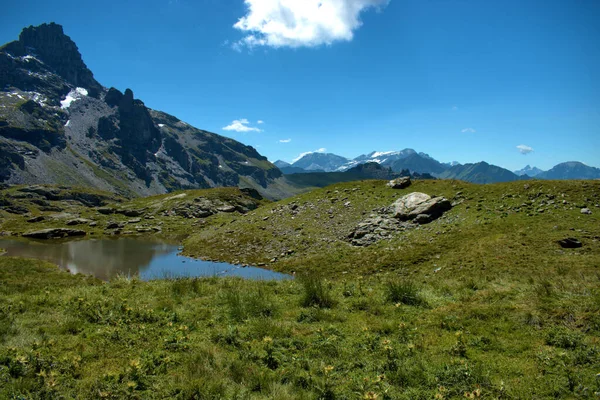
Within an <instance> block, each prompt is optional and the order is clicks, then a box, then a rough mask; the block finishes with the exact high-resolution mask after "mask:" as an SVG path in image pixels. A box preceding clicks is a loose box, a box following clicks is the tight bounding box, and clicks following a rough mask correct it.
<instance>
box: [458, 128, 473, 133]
mask: <svg viewBox="0 0 600 400" xmlns="http://www.w3.org/2000/svg"><path fill="white" fill-rule="evenodd" d="M461 132H462V133H475V132H477V131H476V130H475V129H473V128H465V129H463V130H462V131H461Z"/></svg>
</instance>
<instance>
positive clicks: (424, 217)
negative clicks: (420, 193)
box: [414, 214, 431, 225]
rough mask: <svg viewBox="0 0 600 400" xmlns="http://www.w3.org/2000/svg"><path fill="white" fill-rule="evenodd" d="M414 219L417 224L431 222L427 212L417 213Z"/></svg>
mask: <svg viewBox="0 0 600 400" xmlns="http://www.w3.org/2000/svg"><path fill="white" fill-rule="evenodd" d="M414 221H415V222H416V223H417V224H419V225H423V224H427V223H429V222H431V217H430V216H429V215H427V214H419V215H417V216H416V217H415V219H414Z"/></svg>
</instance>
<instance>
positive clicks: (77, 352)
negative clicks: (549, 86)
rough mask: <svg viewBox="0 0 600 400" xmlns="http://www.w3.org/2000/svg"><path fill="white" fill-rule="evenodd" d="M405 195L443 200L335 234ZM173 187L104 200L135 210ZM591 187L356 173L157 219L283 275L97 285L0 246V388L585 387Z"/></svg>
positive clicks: (95, 394)
mask: <svg viewBox="0 0 600 400" xmlns="http://www.w3.org/2000/svg"><path fill="white" fill-rule="evenodd" d="M227 190H229V189H226V190H225V191H227ZM233 190H234V189H232V193H231V194H232V195H233V196H236V193H234V192H233ZM235 191H236V192H237V190H235ZM413 191H422V192H425V193H428V194H430V195H434V194H435V195H443V196H445V197H447V198H449V199H452V200H453V201H454V202H455V207H454V208H453V209H452V210H451V211H449V212H447V213H446V214H445V215H444V216H443V217H442V218H440V219H438V220H436V221H434V222H432V223H430V224H428V225H424V226H421V227H420V228H418V229H413V230H408V231H406V232H400V233H398V234H397V235H396V236H395V237H393V238H392V239H390V240H384V241H381V242H378V243H376V244H374V245H371V246H369V247H353V246H351V245H350V244H349V243H348V242H347V241H346V236H347V234H348V233H349V232H350V231H351V230H352V229H353V228H354V227H355V226H356V225H357V224H358V223H359V222H360V221H361V220H363V219H365V218H367V217H368V216H369V214H371V213H372V212H377V211H378V210H380V209H381V208H382V207H385V206H388V205H389V204H391V203H392V202H393V201H394V200H395V199H396V198H398V197H400V196H402V195H404V194H407V193H410V192H413ZM201 192H202V193H204V195H205V196H210V194H209V193H212V194H213V195H214V196H217V197H218V198H219V199H220V198H222V196H223V195H225V193H218V192H215V191H212V190H209V191H206V192H205V191H201ZM184 193H187V194H186V196H182V197H178V196H180V195H182V194H184ZM189 193H190V192H182V193H175V194H170V195H163V196H155V197H152V198H146V199H136V200H133V201H131V202H127V203H123V204H119V205H118V207H120V208H123V207H130V208H132V209H139V208H145V209H147V210H148V212H152V213H154V212H155V211H154V210H156V211H159V210H163V209H165V210H166V209H170V208H172V207H176V206H178V205H180V203H181V202H182V201H183V199H184V198H186V197H187V198H190V197H191V195H190V194H189ZM238 193H239V192H238ZM188 196H190V197H188ZM599 196H600V184H599V183H598V182H582V181H580V182H537V181H535V182H527V183H526V184H524V183H523V182H514V183H507V184H495V185H485V186H479V185H472V184H466V183H463V182H458V181H420V182H417V183H415V184H413V185H412V186H411V187H409V188H407V189H403V190H392V189H390V188H387V187H386V186H385V182H382V181H365V182H352V183H344V184H339V185H335V186H333V187H328V188H325V189H320V190H316V191H314V192H311V193H305V194H302V195H299V196H297V197H295V198H293V199H288V200H285V201H282V202H277V203H268V202H267V203H262V205H261V206H260V207H259V208H258V209H256V210H254V211H251V212H249V213H248V214H245V215H240V214H237V213H221V214H216V215H213V216H211V217H209V218H206V219H198V221H203V222H202V223H199V224H196V225H191V224H190V223H189V221H188V220H186V219H184V218H182V217H180V216H170V217H166V216H165V217H163V216H162V215H161V213H160V212H158V214H157V215H158V216H157V218H161V219H162V218H164V221H165V222H164V224H170V225H169V226H171V227H172V229H173V232H174V233H175V232H176V233H178V234H179V235H181V236H182V237H183V236H187V235H190V233H192V232H193V234H192V235H191V236H190V237H189V239H188V240H187V241H186V252H188V253H190V254H195V255H198V256H205V257H211V258H217V259H221V260H230V261H231V260H234V259H237V260H239V261H240V262H251V263H255V264H257V263H261V262H265V263H268V264H269V266H270V267H272V268H274V269H277V270H281V271H288V272H289V271H296V276H297V279H295V280H291V281H280V282H260V281H244V280H240V279H217V278H210V279H178V280H166V279H165V280H159V281H152V282H140V281H138V280H135V279H134V280H126V279H115V280H113V281H111V282H108V283H102V282H99V281H97V280H94V279H91V278H85V277H81V276H72V275H69V274H67V273H64V272H59V271H58V270H57V269H56V268H55V267H52V266H50V265H48V264H46V263H43V262H39V261H31V260H19V259H14V258H0V282H1V283H2V284H1V285H0V398H57V397H65V398H140V399H141V398H144V399H145V398H181V399H204V398H210V399H219V398H240V399H262V398H276V399H357V398H365V399H431V398H438V399H453V398H464V397H469V398H488V399H500V398H501V399H522V398H526V399H529V398H535V399H554V398H582V399H587V398H589V399H593V398H596V397H597V395H596V393H598V392H600V378H599V377H598V376H597V374H598V373H599V372H600V370H598V365H600V242H599V240H600V224H598V210H599V209H598V208H597V207H595V205H596V204H598V203H600V201H599V199H600V197H599ZM171 202H172V203H173V204H172V205H171V204H170V203H171ZM166 203H169V205H168V206H166V205H165V204H166ZM583 206H587V207H588V208H590V209H591V210H592V214H591V215H587V214H581V213H580V208H581V207H583ZM169 221H171V222H169ZM565 237H575V238H578V239H579V240H581V242H582V244H583V247H581V248H577V249H562V248H561V247H560V246H558V244H557V243H556V241H557V240H558V239H562V238H565ZM271 260H273V261H271ZM323 276H324V277H323Z"/></svg>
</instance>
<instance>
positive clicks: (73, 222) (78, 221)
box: [66, 218, 91, 226]
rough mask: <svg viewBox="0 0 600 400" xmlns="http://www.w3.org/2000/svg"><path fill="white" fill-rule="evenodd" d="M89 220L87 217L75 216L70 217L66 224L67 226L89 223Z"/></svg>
mask: <svg viewBox="0 0 600 400" xmlns="http://www.w3.org/2000/svg"><path fill="white" fill-rule="evenodd" d="M90 222H91V221H90V220H89V219H85V218H75V219H71V220H69V221H67V222H66V225H68V226H73V225H83V224H89V223H90Z"/></svg>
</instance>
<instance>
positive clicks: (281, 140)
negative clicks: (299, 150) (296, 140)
mask: <svg viewBox="0 0 600 400" xmlns="http://www.w3.org/2000/svg"><path fill="white" fill-rule="evenodd" d="M291 141H292V139H279V143H289V142H291Z"/></svg>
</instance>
